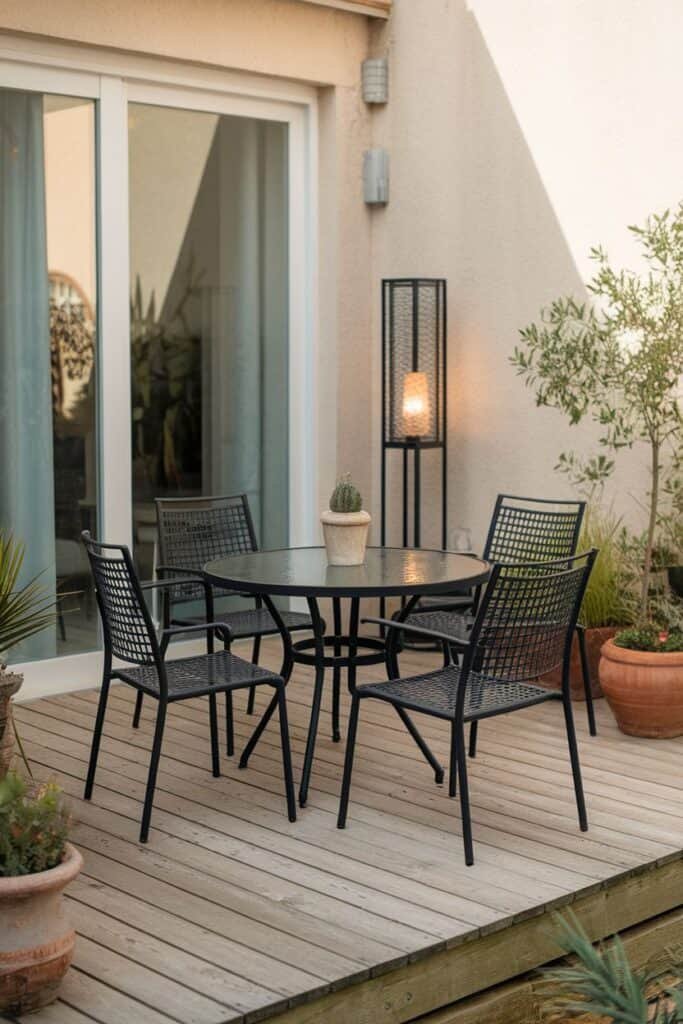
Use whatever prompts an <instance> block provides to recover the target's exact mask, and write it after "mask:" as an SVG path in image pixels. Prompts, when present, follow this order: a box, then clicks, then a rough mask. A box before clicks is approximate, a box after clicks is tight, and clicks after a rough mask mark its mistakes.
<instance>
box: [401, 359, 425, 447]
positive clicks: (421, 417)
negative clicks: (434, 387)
mask: <svg viewBox="0 0 683 1024" xmlns="http://www.w3.org/2000/svg"><path fill="white" fill-rule="evenodd" d="M402 412H403V429H404V431H405V433H406V436H407V437H424V435H425V434H428V433H429V385H428V383H427V374H426V373H407V374H406V375H405V377H404V378H403V407H402Z"/></svg>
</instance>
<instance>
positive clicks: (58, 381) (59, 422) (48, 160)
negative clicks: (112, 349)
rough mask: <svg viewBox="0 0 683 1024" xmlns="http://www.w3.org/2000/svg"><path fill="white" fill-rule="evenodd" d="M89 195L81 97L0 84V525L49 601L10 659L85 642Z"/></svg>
mask: <svg viewBox="0 0 683 1024" xmlns="http://www.w3.org/2000/svg"><path fill="white" fill-rule="evenodd" d="M95 197H96V187H95V104H94V102H93V100H92V99H79V98H75V97H69V96H64V95H51V94H46V93H40V92H28V91H21V90H16V89H2V88H0V466H1V467H2V470H1V472H2V479H1V481H0V530H2V531H4V532H5V533H11V534H13V535H14V537H15V538H16V539H17V540H19V541H20V542H22V543H23V544H24V545H25V559H24V573H23V580H24V581H27V580H29V579H31V578H33V577H36V576H39V577H40V579H41V581H42V582H43V584H44V586H45V588H46V589H47V590H48V591H49V592H50V593H51V594H52V595H54V596H56V597H57V598H58V599H59V605H58V608H59V613H58V616H57V618H56V622H55V625H54V628H51V629H48V630H45V631H44V632H43V633H41V634H40V635H39V636H37V637H34V638H33V639H32V640H30V641H28V642H26V643H25V644H24V645H23V646H22V647H21V648H19V649H17V650H15V651H13V652H12V657H13V660H15V661H16V660H18V661H30V660H33V659H38V658H49V657H54V656H56V655H62V654H70V653H79V652H82V651H89V650H93V649H94V648H95V647H97V645H98V630H97V616H96V614H95V609H94V601H93V594H92V587H91V584H90V573H89V567H88V562H87V558H86V557H85V552H84V550H83V546H82V544H81V543H80V533H81V531H82V530H83V529H84V528H89V529H91V530H96V529H97V524H98V465H97V462H98V459H97V440H96V439H97V400H96V368H97V339H96V324H97V283H96V281H97V274H96V241H95Z"/></svg>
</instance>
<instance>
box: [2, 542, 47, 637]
mask: <svg viewBox="0 0 683 1024" xmlns="http://www.w3.org/2000/svg"><path fill="white" fill-rule="evenodd" d="M24 550H25V549H24V545H23V544H22V543H20V542H19V541H17V540H16V539H15V538H14V537H13V536H12V534H11V533H6V532H4V531H2V530H0V652H5V651H8V650H9V649H10V648H11V647H16V645H17V644H20V643H21V642H22V641H24V640H28V638H29V637H31V636H34V635H35V634H36V633H40V632H41V631H42V630H43V629H46V628H47V627H48V626H49V625H51V624H52V623H53V622H54V608H55V601H54V599H53V598H52V597H51V596H50V594H49V593H48V591H47V589H46V588H45V587H43V586H42V584H41V583H40V582H39V578H38V577H34V579H32V580H29V582H28V583H26V584H25V585H24V586H19V576H20V573H21V568H22V565H23V562H24Z"/></svg>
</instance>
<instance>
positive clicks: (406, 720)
mask: <svg viewBox="0 0 683 1024" xmlns="http://www.w3.org/2000/svg"><path fill="white" fill-rule="evenodd" d="M418 600H419V598H417V597H411V599H410V600H409V601H408V603H407V604H406V606H405V608H403V609H402V611H401V614H400V616H399V620H402V619H405V618H407V617H408V616H409V615H410V613H411V611H412V610H413V608H414V607H415V605H416V604H417V602H418ZM388 632H389V635H388V637H387V644H386V665H387V676H388V678H389V679H398V678H400V672H399V667H398V635H399V630H398V629H390V630H389V631H388ZM394 706H395V709H396V713H397V715H398V717H399V718H400V719H401V721H402V722H403V724H404V725H405V727H406V729H407V730H408V732H409V733H410V735H411V736H412V738H413V739H414V741H415V743H416V744H417V747H418V749H419V751H420V753H421V754H422V756H423V757H424V759H425V760H426V761H427V763H428V764H429V766H430V767H431V768H432V770H433V772H434V778H435V780H436V782H437V784H438V785H441V783H442V782H443V779H444V770H443V767H442V765H441V764H440V762H439V761H438V760H437V758H436V757H435V756H434V754H433V753H432V751H431V749H430V748H429V746H428V745H427V743H426V742H425V740H424V739H423V738H422V735H421V734H420V732H419V730H418V728H417V726H416V725H415V723H414V722H413V720H412V718H411V717H410V715H409V714H408V712H407V711H406V710H405V709H404V708H402V707H399V706H398V705H394Z"/></svg>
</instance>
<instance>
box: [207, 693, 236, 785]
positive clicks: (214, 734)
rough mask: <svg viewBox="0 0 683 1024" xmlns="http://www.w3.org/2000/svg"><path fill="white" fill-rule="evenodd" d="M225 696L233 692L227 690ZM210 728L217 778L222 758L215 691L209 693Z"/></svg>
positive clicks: (214, 773)
mask: <svg viewBox="0 0 683 1024" xmlns="http://www.w3.org/2000/svg"><path fill="white" fill-rule="evenodd" d="M225 696H226V698H227V697H231V696H232V694H231V693H229V692H227V693H226V694H225ZM226 707H227V704H226ZM209 729H210V733H211V771H212V772H213V776H214V778H215V779H217V778H218V777H219V775H220V774H221V760H220V754H219V750H218V746H219V744H218V706H217V702H216V694H215V693H210V694H209Z"/></svg>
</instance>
